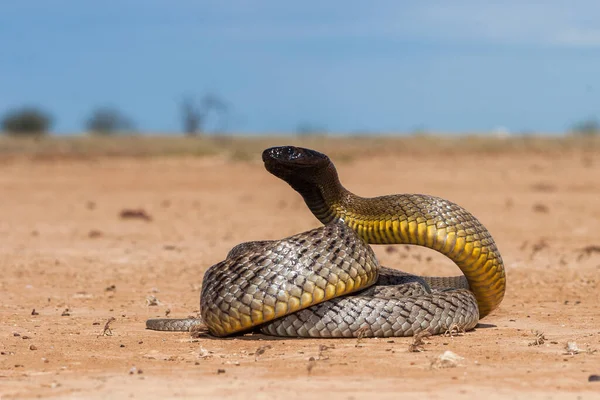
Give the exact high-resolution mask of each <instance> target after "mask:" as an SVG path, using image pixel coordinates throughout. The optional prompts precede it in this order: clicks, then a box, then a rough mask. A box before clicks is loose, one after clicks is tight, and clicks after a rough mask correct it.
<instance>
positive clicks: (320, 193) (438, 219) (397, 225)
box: [288, 165, 506, 318]
mask: <svg viewBox="0 0 600 400" xmlns="http://www.w3.org/2000/svg"><path fill="white" fill-rule="evenodd" d="M288 183H290V185H291V186H292V187H293V188H294V189H296V191H298V192H299V193H300V194H301V195H302V197H303V198H304V201H305V202H306V204H307V206H308V207H309V208H310V210H311V211H312V213H313V214H314V215H315V216H316V217H317V218H318V219H319V220H320V221H321V222H322V223H323V224H328V223H330V222H334V221H343V222H344V223H345V224H346V225H348V226H349V227H351V228H352V229H353V230H354V231H355V232H357V233H358V235H359V236H361V237H362V238H363V239H365V241H367V243H371V244H386V243H387V244H392V243H393V244H412V245H419V246H424V247H428V248H430V249H433V250H436V251H438V252H440V253H442V254H444V255H445V256H447V257H448V258H450V259H451V260H452V261H454V263H456V265H457V266H458V267H459V268H460V269H461V271H462V272H463V274H464V276H465V278H466V279H467V281H468V282H469V286H470V289H471V291H472V292H473V293H474V294H475V297H476V298H477V301H478V304H479V314H480V317H481V318H482V317H484V316H485V315H487V314H489V313H490V312H491V311H492V310H493V309H495V308H496V307H497V306H498V304H500V302H501V301H502V299H503V297H504V291H505V285H506V278H505V273H504V266H503V262H502V258H501V256H500V254H499V252H498V250H497V248H496V244H495V243H494V240H493V238H492V237H491V235H490V234H489V232H488V231H487V230H486V229H485V227H483V225H482V224H481V223H480V222H479V221H478V220H477V219H476V218H475V217H474V216H473V215H471V214H470V213H469V212H467V211H466V210H465V209H463V208H462V207H460V206H458V205H456V204H454V203H451V202H449V201H447V200H443V199H439V198H436V197H432V196H427V195H418V194H404V195H391V196H382V197H377V198H371V199H368V198H363V197H360V196H357V195H355V194H353V193H351V192H349V191H348V190H346V189H345V188H344V187H343V186H342V184H341V183H340V181H339V179H338V175H337V172H336V170H335V168H334V167H333V165H331V166H330V167H328V168H326V169H324V170H323V171H318V172H317V173H316V174H315V176H313V177H312V179H306V177H304V180H300V179H298V180H296V181H294V180H292V181H290V180H288ZM484 278H485V279H484Z"/></svg>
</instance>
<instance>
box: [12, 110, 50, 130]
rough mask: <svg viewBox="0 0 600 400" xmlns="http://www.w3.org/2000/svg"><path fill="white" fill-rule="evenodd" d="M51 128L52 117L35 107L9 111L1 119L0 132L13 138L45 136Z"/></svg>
mask: <svg viewBox="0 0 600 400" xmlns="http://www.w3.org/2000/svg"><path fill="white" fill-rule="evenodd" d="M51 126H52V117H51V116H50V115H49V114H48V113H46V112H44V111H43V110H41V109H39V108H36V107H30V106H26V107H21V108H18V109H14V110H10V111H8V112H7V113H6V114H4V116H3V117H2V130H3V131H4V132H6V133H8V134H9V135H14V136H35V135H43V134H45V133H46V132H47V131H48V130H49V129H50V127H51Z"/></svg>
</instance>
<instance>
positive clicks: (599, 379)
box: [588, 375, 600, 382]
mask: <svg viewBox="0 0 600 400" xmlns="http://www.w3.org/2000/svg"><path fill="white" fill-rule="evenodd" d="M588 382H600V375H590V377H589V378H588Z"/></svg>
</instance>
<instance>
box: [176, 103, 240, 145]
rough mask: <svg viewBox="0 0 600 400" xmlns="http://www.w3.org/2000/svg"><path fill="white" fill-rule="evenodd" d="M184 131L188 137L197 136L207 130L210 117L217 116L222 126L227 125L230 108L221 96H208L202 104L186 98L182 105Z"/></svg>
mask: <svg viewBox="0 0 600 400" xmlns="http://www.w3.org/2000/svg"><path fill="white" fill-rule="evenodd" d="M180 107H181V119H182V125H183V131H184V132H185V134H186V135H188V136H196V135H198V134H200V133H202V132H203V131H204V129H205V128H206V121H207V119H208V116H209V115H210V114H211V112H212V113H214V114H216V116H218V118H219V119H220V121H221V124H222V125H226V122H227V118H228V113H229V106H228V104H227V103H226V102H225V101H224V100H223V99H221V98H220V97H219V96H217V95H214V94H207V95H205V96H204V97H202V100H200V102H196V101H195V100H194V99H193V98H192V97H190V96H185V97H184V98H183V100H182V101H181V103H180Z"/></svg>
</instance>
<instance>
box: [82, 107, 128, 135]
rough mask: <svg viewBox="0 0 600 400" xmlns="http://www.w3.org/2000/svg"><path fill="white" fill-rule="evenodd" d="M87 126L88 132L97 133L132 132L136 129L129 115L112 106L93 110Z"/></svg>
mask: <svg viewBox="0 0 600 400" xmlns="http://www.w3.org/2000/svg"><path fill="white" fill-rule="evenodd" d="M85 126H86V129H87V131H88V132H91V133H93V134H96V135H112V134H115V133H118V132H131V131H132V130H133V129H134V125H133V123H132V122H131V120H130V119H129V118H128V117H126V116H125V115H124V114H123V113H122V112H120V111H119V110H117V109H114V108H111V107H100V108H97V109H96V110H94V111H92V115H91V116H90V117H89V118H88V120H87V121H86V124H85Z"/></svg>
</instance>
